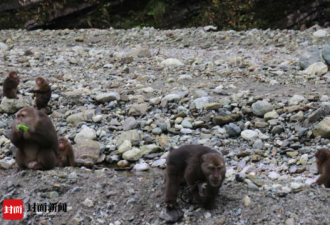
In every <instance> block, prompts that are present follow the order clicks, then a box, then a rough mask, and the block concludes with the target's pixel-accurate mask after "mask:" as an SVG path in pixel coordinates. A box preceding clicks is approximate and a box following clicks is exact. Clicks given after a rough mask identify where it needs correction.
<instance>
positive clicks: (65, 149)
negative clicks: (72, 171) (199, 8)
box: [58, 137, 75, 167]
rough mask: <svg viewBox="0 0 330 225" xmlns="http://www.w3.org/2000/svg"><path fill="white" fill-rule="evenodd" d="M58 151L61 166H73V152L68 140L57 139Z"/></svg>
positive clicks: (63, 138)
mask: <svg viewBox="0 0 330 225" xmlns="http://www.w3.org/2000/svg"><path fill="white" fill-rule="evenodd" d="M58 144H59V150H60V159H61V161H62V166H63V167H64V166H72V167H73V166H74V164H75V162H74V152H73V149H72V145H71V144H70V142H69V140H68V139H66V138H65V137H60V138H59V139H58Z"/></svg>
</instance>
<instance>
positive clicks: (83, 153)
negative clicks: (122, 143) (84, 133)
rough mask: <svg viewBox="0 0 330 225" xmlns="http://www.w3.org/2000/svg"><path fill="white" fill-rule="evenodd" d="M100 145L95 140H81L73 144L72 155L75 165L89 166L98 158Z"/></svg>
mask: <svg viewBox="0 0 330 225" xmlns="http://www.w3.org/2000/svg"><path fill="white" fill-rule="evenodd" d="M99 154H100V145H99V143H98V142H96V141H91V140H88V141H86V140H81V141H79V142H78V143H77V145H75V146H74V155H75V160H76V163H77V165H78V166H79V165H81V166H91V165H93V164H94V163H96V161H97V160H98V158H99Z"/></svg>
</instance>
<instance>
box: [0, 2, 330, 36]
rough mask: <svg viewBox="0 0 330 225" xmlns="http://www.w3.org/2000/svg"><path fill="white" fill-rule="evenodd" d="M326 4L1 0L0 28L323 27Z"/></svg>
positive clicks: (328, 13) (328, 8)
mask: <svg viewBox="0 0 330 225" xmlns="http://www.w3.org/2000/svg"><path fill="white" fill-rule="evenodd" d="M329 16H330V0H134V1H132V0H2V1H1V2H0V29H20V28H21V29H28V30H33V29H63V28H69V29H74V28H109V27H114V28H132V27H144V26H152V27H155V28H161V29H169V28H183V27H192V26H205V25H215V26H217V27H218V29H219V30H229V29H234V30H245V29H251V28H262V29H267V28H271V29H276V28H280V29H285V28H288V29H300V28H301V27H302V28H304V27H309V26H312V25H314V24H319V25H321V26H328V23H329V22H327V21H329V18H330V17H329Z"/></svg>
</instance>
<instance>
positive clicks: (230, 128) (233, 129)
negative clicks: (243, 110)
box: [225, 123, 241, 137]
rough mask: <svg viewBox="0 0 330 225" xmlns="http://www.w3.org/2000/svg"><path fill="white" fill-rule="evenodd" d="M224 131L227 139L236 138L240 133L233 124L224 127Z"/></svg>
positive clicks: (238, 128)
mask: <svg viewBox="0 0 330 225" xmlns="http://www.w3.org/2000/svg"><path fill="white" fill-rule="evenodd" d="M225 129H226V132H227V134H228V136H229V137H237V136H239V135H240V133H241V128H240V127H239V126H237V125H236V124H233V123H230V124H228V125H226V126H225Z"/></svg>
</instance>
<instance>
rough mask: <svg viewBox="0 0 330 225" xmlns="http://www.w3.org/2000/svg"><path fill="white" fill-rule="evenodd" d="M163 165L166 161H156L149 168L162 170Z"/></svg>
mask: <svg viewBox="0 0 330 225" xmlns="http://www.w3.org/2000/svg"><path fill="white" fill-rule="evenodd" d="M165 164H166V159H158V160H156V161H154V162H152V164H151V166H152V167H160V168H164V167H165Z"/></svg>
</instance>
